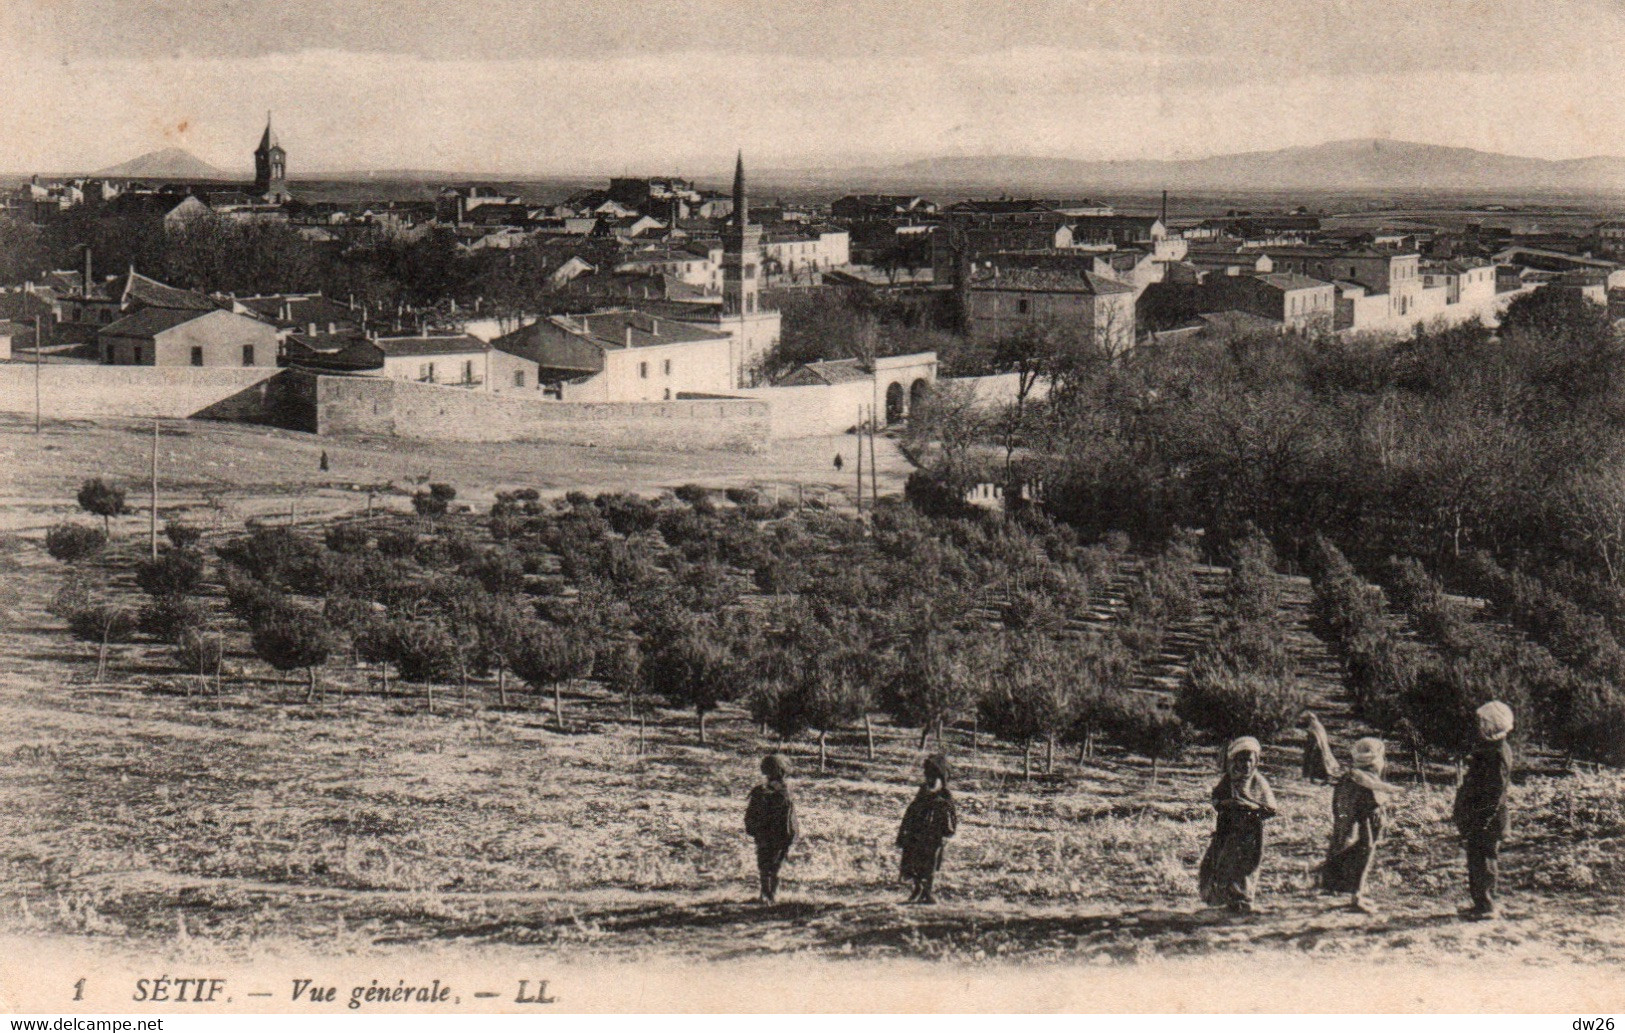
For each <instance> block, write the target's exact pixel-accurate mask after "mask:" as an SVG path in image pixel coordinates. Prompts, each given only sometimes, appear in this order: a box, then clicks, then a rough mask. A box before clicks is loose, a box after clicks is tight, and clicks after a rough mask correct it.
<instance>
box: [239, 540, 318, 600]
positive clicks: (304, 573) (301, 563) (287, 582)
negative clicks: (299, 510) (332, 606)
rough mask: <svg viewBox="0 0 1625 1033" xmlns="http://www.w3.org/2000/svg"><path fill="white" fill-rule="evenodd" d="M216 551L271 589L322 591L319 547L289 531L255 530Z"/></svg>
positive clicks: (314, 592) (313, 592)
mask: <svg viewBox="0 0 1625 1033" xmlns="http://www.w3.org/2000/svg"><path fill="white" fill-rule="evenodd" d="M216 551H217V552H218V553H219V555H220V558H221V559H223V560H225V561H226V562H228V563H231V564H233V565H235V566H236V567H238V568H240V569H241V570H243V571H244V572H246V573H247V574H249V575H251V576H253V577H255V578H257V579H259V580H260V581H263V582H264V583H265V584H266V585H269V586H271V587H273V588H286V589H290V590H292V591H306V592H310V593H312V594H316V593H319V592H320V591H321V590H322V565H321V563H322V547H321V546H320V545H318V544H317V543H316V542H314V541H311V540H310V539H309V538H307V537H305V536H304V535H302V534H299V533H298V532H296V531H293V530H292V529H290V528H286V527H257V528H255V529H254V530H253V531H251V532H249V533H248V534H247V535H245V536H243V537H240V538H237V539H234V540H232V541H230V542H227V543H226V544H224V545H222V546H220V548H219V549H217V550H216Z"/></svg>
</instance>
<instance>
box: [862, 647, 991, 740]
mask: <svg viewBox="0 0 1625 1033" xmlns="http://www.w3.org/2000/svg"><path fill="white" fill-rule="evenodd" d="M989 646H990V643H989V640H988V637H987V635H986V634H985V633H983V634H963V635H961V634H956V633H953V632H949V631H946V630H944V631H935V630H932V631H924V632H922V633H919V634H916V635H915V636H914V637H912V638H910V639H909V640H908V642H907V643H906V644H905V645H904V646H903V649H902V651H901V656H900V657H899V663H898V665H897V673H896V675H895V676H894V677H893V678H892V679H891V681H890V683H889V684H888V685H887V686H886V692H885V697H884V701H883V702H884V709H885V710H886V712H887V713H888V714H890V715H891V717H892V720H894V721H896V722H897V723H898V724H900V725H902V726H903V727H905V728H918V729H919V730H920V748H921V749H924V748H925V742H926V737H927V736H928V735H930V734H931V733H932V732H933V731H934V732H936V734H937V744H938V746H939V747H940V746H941V745H942V729H943V726H944V725H945V724H947V723H949V722H950V721H954V720H957V719H958V718H959V717H960V716H961V715H962V714H964V713H965V711H966V710H967V709H969V708H971V707H972V706H974V705H975V703H976V700H977V698H978V696H979V695H980V692H981V689H982V686H983V685H984V684H985V683H986V670H987V665H988V658H989V654H990V649H989Z"/></svg>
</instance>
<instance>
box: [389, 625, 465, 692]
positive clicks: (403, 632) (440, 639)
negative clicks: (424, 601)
mask: <svg viewBox="0 0 1625 1033" xmlns="http://www.w3.org/2000/svg"><path fill="white" fill-rule="evenodd" d="M386 650H387V660H388V662H389V663H392V664H394V665H395V670H396V671H397V672H399V674H400V676H401V678H402V679H404V680H406V681H414V682H420V683H424V684H432V683H435V682H446V681H450V680H451V679H452V678H453V677H455V676H456V674H457V644H456V642H455V641H453V639H452V636H451V633H450V632H448V631H447V630H446V628H445V626H444V625H443V624H441V623H440V622H439V621H434V620H393V621H390V622H389V627H388V644H387V646H386Z"/></svg>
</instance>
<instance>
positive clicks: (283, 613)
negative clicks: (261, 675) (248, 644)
mask: <svg viewBox="0 0 1625 1033" xmlns="http://www.w3.org/2000/svg"><path fill="white" fill-rule="evenodd" d="M253 645H254V653H255V654H256V655H257V656H259V658H260V659H261V660H264V661H265V662H266V663H268V664H270V665H271V666H272V667H274V668H275V669H277V670H278V671H293V670H298V669H300V668H303V669H304V670H305V672H306V674H307V675H308V676H309V679H310V691H309V694H308V695H307V697H306V699H307V701H309V702H312V703H314V702H315V701H316V669H317V668H318V667H320V666H321V665H322V664H324V663H326V662H327V657H328V654H329V653H331V652H332V651H333V634H332V632H331V631H330V630H329V629H328V627H327V624H326V622H325V621H323V620H322V618H321V617H320V616H318V615H316V614H314V613H311V612H310V611H309V610H304V609H300V608H298V607H293V606H287V607H283V608H282V609H280V610H278V611H277V612H275V613H274V614H272V615H269V616H268V619H266V620H264V621H262V622H261V623H260V624H259V625H258V626H257V627H255V629H254V636H253Z"/></svg>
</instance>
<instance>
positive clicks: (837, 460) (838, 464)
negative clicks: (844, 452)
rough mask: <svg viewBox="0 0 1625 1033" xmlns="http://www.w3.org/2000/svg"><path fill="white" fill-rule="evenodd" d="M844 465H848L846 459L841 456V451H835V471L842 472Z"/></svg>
mask: <svg viewBox="0 0 1625 1033" xmlns="http://www.w3.org/2000/svg"><path fill="white" fill-rule="evenodd" d="M844 466H846V460H844V459H842V458H841V453H839V452H837V453H835V472H836V473H840V472H841V468H842V467H844Z"/></svg>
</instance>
